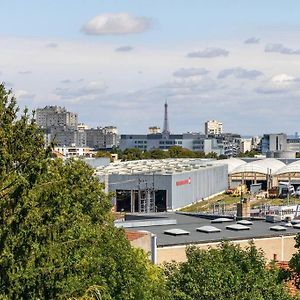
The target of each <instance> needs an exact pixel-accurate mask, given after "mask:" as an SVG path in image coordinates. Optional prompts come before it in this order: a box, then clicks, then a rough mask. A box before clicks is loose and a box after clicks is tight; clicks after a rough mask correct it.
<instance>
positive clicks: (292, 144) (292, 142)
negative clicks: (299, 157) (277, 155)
mask: <svg viewBox="0 0 300 300" xmlns="http://www.w3.org/2000/svg"><path fill="white" fill-rule="evenodd" d="M287 150H288V151H293V152H295V153H300V138H299V137H292V138H288V139H287Z"/></svg>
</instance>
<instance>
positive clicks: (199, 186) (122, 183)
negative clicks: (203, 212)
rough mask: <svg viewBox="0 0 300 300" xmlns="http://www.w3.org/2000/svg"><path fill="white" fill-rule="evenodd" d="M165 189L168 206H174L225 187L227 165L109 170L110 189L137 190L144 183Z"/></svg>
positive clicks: (143, 187)
mask: <svg viewBox="0 0 300 300" xmlns="http://www.w3.org/2000/svg"><path fill="white" fill-rule="evenodd" d="M153 183H154V188H155V189H156V190H166V191H167V209H168V210H172V209H177V208H180V207H183V206H186V205H189V204H191V203H192V202H195V201H198V200H201V199H203V198H206V197H209V196H211V195H214V194H217V193H220V192H222V191H224V190H226V189H227V185H228V167H227V165H220V166H212V167H203V168H200V169H195V170H191V171H187V172H182V173H175V174H166V175H162V174H154V176H153V175H152V174H149V175H141V174H111V175H109V190H110V191H116V190H138V189H139V188H140V189H145V188H146V187H148V188H152V187H153Z"/></svg>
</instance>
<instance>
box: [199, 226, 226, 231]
mask: <svg viewBox="0 0 300 300" xmlns="http://www.w3.org/2000/svg"><path fill="white" fill-rule="evenodd" d="M196 230H197V231H200V232H205V233H213V232H220V231H222V230H221V229H219V228H217V227H215V226H210V225H207V226H201V227H199V228H196Z"/></svg>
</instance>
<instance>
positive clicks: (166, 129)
mask: <svg viewBox="0 0 300 300" xmlns="http://www.w3.org/2000/svg"><path fill="white" fill-rule="evenodd" d="M162 133H163V134H164V135H168V134H170V129H169V120H168V103H167V101H166V102H165V114H164V127H163V132H162Z"/></svg>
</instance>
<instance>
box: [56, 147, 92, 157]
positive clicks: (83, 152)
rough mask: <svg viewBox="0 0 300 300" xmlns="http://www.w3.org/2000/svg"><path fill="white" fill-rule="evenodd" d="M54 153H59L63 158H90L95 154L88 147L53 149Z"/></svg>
mask: <svg viewBox="0 0 300 300" xmlns="http://www.w3.org/2000/svg"><path fill="white" fill-rule="evenodd" d="M54 152H58V153H60V154H61V155H63V157H64V158H71V157H92V156H93V154H94V153H95V152H94V151H93V150H92V149H91V148H89V147H54Z"/></svg>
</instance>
